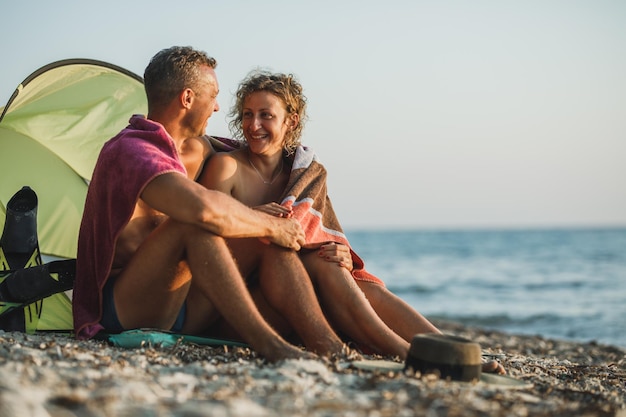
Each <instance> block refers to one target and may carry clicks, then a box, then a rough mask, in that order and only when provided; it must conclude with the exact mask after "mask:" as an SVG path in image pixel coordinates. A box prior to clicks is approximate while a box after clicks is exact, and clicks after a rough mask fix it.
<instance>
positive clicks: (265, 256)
mask: <svg viewBox="0 0 626 417" xmlns="http://www.w3.org/2000/svg"><path fill="white" fill-rule="evenodd" d="M228 245H229V247H230V248H231V251H232V253H233V255H234V257H235V260H236V261H237V264H238V265H239V268H240V270H241V271H242V274H243V275H244V276H247V275H248V274H249V273H250V272H252V271H253V269H256V271H257V273H258V281H259V282H258V286H259V290H260V293H261V296H262V299H263V300H264V301H265V302H266V303H267V305H268V306H269V307H271V309H272V310H274V311H275V312H278V313H279V315H280V316H281V317H283V318H284V319H285V320H286V321H287V322H288V324H289V326H290V327H291V328H292V329H293V330H294V331H295V332H296V333H297V334H298V336H299V337H300V339H301V340H302V342H303V343H304V345H305V346H306V347H307V349H308V350H311V351H313V352H316V353H318V354H320V355H332V354H338V353H341V352H342V351H343V349H344V344H343V342H342V341H341V339H340V338H339V336H337V334H336V333H335V332H334V330H333V329H332V327H331V326H330V324H329V323H328V321H327V320H326V317H325V316H324V313H323V311H322V308H321V306H320V304H319V301H318V300H317V296H316V294H315V290H314V289H313V284H312V283H311V279H310V278H309V275H308V274H307V272H306V270H305V269H304V265H302V262H301V260H300V258H299V257H298V255H297V253H296V252H294V251H292V250H289V249H285V248H281V247H280V246H276V245H266V244H263V243H261V242H260V241H259V240H258V239H230V240H229V241H228ZM283 330H284V329H283Z"/></svg>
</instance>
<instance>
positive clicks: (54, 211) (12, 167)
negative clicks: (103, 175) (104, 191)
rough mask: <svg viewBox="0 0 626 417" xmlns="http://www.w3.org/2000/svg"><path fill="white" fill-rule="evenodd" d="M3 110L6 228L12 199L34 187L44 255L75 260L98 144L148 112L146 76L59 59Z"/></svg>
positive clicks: (0, 136)
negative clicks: (16, 193) (25, 189)
mask: <svg viewBox="0 0 626 417" xmlns="http://www.w3.org/2000/svg"><path fill="white" fill-rule="evenodd" d="M0 111H1V112H2V113H1V114H0V229H1V228H2V227H3V225H4V212H5V207H6V203H7V202H8V200H9V199H10V198H11V196H12V195H13V194H14V193H15V192H16V191H17V190H19V189H20V188H21V187H22V186H24V185H28V186H30V187H31V188H32V189H33V190H34V191H35V192H36V193H37V194H38V196H39V212H38V225H39V240H40V247H41V252H42V253H43V254H47V255H52V256H56V257H65V258H73V257H76V249H77V241H78V228H79V225H80V219H81V217H82V212H83V205H84V201H85V196H86V193H87V184H88V182H89V179H90V178H91V173H92V170H93V167H94V165H95V162H96V159H97V157H98V153H99V152H100V148H101V147H102V145H103V144H104V142H105V141H107V140H108V139H110V138H111V137H113V136H115V134H117V133H118V132H119V131H120V130H121V129H123V128H124V127H125V126H126V125H127V124H128V120H129V118H130V116H131V115H133V114H145V113H146V112H147V101H146V97H145V92H144V89H143V80H142V78H141V77H139V76H138V75H136V74H133V73H132V72H129V71H127V70H125V69H123V68H120V67H117V66H115V65H112V64H109V63H106V62H102V61H95V60H88V59H71V60H64V61H58V62H55V63H52V64H49V65H46V66H45V67H42V68H40V69H39V70H37V71H35V72H34V73H33V74H31V75H30V76H29V77H27V78H26V79H25V80H24V81H23V82H22V83H21V84H20V85H19V86H18V87H17V89H16V90H15V93H14V94H13V95H12V96H11V98H10V99H9V102H8V103H7V105H6V106H5V107H4V108H0Z"/></svg>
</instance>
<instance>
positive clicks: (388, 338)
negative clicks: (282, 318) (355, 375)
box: [200, 71, 440, 360]
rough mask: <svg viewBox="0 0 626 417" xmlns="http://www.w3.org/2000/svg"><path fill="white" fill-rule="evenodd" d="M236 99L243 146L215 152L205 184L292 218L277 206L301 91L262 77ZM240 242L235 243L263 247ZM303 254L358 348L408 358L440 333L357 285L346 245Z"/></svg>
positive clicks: (278, 78)
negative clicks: (421, 339) (418, 340)
mask: <svg viewBox="0 0 626 417" xmlns="http://www.w3.org/2000/svg"><path fill="white" fill-rule="evenodd" d="M236 97H237V102H236V104H235V106H234V107H233V109H232V111H231V114H230V115H231V116H232V117H233V120H232V121H231V124H230V125H231V128H232V130H233V132H234V133H235V134H236V136H238V137H239V138H241V137H243V138H244V139H245V145H244V146H242V147H241V148H239V149H237V150H235V151H233V152H230V153H224V152H222V153H217V154H215V155H214V156H213V157H212V158H211V159H210V160H209V162H208V163H207V166H206V169H205V170H204V172H203V174H202V176H201V177H200V183H201V184H203V185H205V186H206V187H208V188H212V189H216V190H220V191H223V192H224V193H227V194H230V195H232V196H233V197H234V198H236V199H238V200H240V201H241V202H243V203H244V204H246V205H248V206H250V207H254V208H256V209H257V210H262V211H264V212H267V213H269V214H273V215H275V216H284V217H290V216H292V214H293V211H292V208H290V207H288V206H285V205H280V204H279V203H278V202H279V201H281V200H280V199H281V196H284V194H285V189H286V187H287V186H288V182H289V180H290V173H291V171H292V164H293V161H294V153H295V151H296V149H297V148H298V146H299V145H300V136H301V133H302V129H303V126H304V121H305V119H306V99H305V97H304V95H303V94H302V87H301V85H300V84H299V83H298V82H297V81H296V80H295V79H294V77H293V76H291V75H285V74H271V73H268V72H262V71H257V72H253V73H251V74H250V75H249V76H248V77H247V78H246V79H244V80H243V81H242V83H241V84H240V86H239V89H238V91H237V94H236ZM324 190H325V184H324ZM242 241H243V239H237V240H234V241H230V242H229V244H233V245H240V244H252V245H254V244H257V245H258V244H262V243H259V242H258V241H254V242H246V243H242ZM248 241H249V240H248ZM337 242H341V239H338V240H337ZM307 243H309V242H307ZM344 243H347V241H345V242H344ZM299 255H300V259H301V260H302V263H303V264H304V266H305V268H306V270H307V272H308V273H309V275H310V277H311V280H312V281H313V283H314V285H315V287H316V290H317V293H318V297H319V299H320V303H321V304H322V306H323V308H324V311H325V313H326V315H327V317H328V319H329V321H330V322H331V323H333V324H334V326H335V328H336V329H337V330H338V331H339V332H341V333H343V334H344V335H346V336H348V337H349V338H350V339H352V340H354V341H355V342H357V343H358V344H359V345H361V346H367V347H369V348H370V349H371V350H373V351H374V352H376V353H379V354H383V355H394V356H398V357H400V358H401V359H403V360H404V359H405V358H406V356H407V354H408V350H409V344H410V341H411V339H412V337H413V336H414V335H415V334H418V333H427V332H435V333H440V331H439V330H438V329H437V328H436V327H435V326H434V325H433V324H431V323H430V322H429V321H428V320H426V319H425V318H424V317H423V316H422V315H421V314H419V313H418V312H417V311H415V310H414V309H413V308H411V307H410V306H409V305H408V304H407V303H405V302H404V301H403V300H401V299H400V298H399V297H397V296H396V295H394V294H393V293H391V292H390V291H389V290H387V288H385V286H384V285H383V284H382V282H380V281H379V280H377V279H360V278H358V277H357V279H355V276H353V274H351V271H352V269H353V261H352V255H353V253H351V251H350V248H349V247H348V246H347V245H344V244H337V243H336V242H332V241H331V242H318V243H317V244H315V245H310V244H309V245H306V248H305V249H302V250H301V251H300V252H299ZM357 259H358V258H357ZM374 278H375V277H374Z"/></svg>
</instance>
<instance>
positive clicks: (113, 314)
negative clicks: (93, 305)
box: [100, 278, 187, 333]
mask: <svg viewBox="0 0 626 417" xmlns="http://www.w3.org/2000/svg"><path fill="white" fill-rule="evenodd" d="M114 285H115V278H109V279H108V280H107V282H106V284H105V285H104V289H103V290H102V319H101V320H100V324H101V325H102V326H103V327H104V330H105V331H106V332H108V333H121V332H123V331H124V330H128V329H124V328H123V327H122V324H121V323H120V321H119V319H118V317H117V311H116V310H115V300H113V286H114ZM186 316H187V304H186V303H184V304H183V306H182V307H181V309H180V312H179V313H178V317H177V318H176V322H175V323H174V325H173V326H172V328H171V329H170V331H172V332H174V333H179V332H181V331H182V330H183V324H185V317H186Z"/></svg>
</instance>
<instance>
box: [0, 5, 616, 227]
mask: <svg viewBox="0 0 626 417" xmlns="http://www.w3.org/2000/svg"><path fill="white" fill-rule="evenodd" d="M0 30H1V31H2V48H1V55H0V56H1V58H0V103H2V105H4V103H6V101H7V100H8V99H9V97H10V95H11V94H12V92H13V90H14V89H15V87H16V86H17V85H18V84H19V83H20V82H21V81H22V80H23V79H24V78H26V77H27V76H28V75H29V74H30V73H32V72H33V71H35V70H36V69H38V68H39V67H41V66H43V65H46V64H48V63H50V62H53V61H57V60H61V59H67V58H91V59H98V60H103V61H108V62H111V63H113V64H116V65H119V66H122V67H124V68H126V69H129V70H131V71H133V72H135V73H137V74H139V75H143V70H144V68H145V66H146V64H147V63H148V61H149V59H150V58H151V57H152V56H153V55H154V54H155V53H156V52H157V51H159V50H160V49H163V48H166V47H169V46H172V45H190V46H193V47H195V48H197V49H201V50H204V51H206V52H208V53H209V54H210V55H212V56H214V57H215V58H216V59H217V60H218V63H219V64H218V68H217V73H218V78H219V82H220V88H221V93H220V98H219V102H220V105H221V106H222V111H221V112H219V113H217V114H215V115H214V116H213V117H212V118H211V119H210V120H209V127H208V130H207V133H209V134H214V135H221V136H228V135H229V132H228V129H227V121H226V117H227V110H228V108H230V106H231V104H232V94H233V92H234V91H235V90H236V88H237V83H238V82H239V81H240V80H241V79H242V78H243V77H244V76H245V75H246V74H247V73H248V72H249V71H250V70H251V69H253V68H255V67H263V68H268V69H271V70H274V71H280V72H290V73H293V74H295V75H296V76H297V77H298V78H299V79H300V81H301V82H302V84H303V86H304V88H305V94H306V95H307V97H308V102H309V108H308V110H309V121H308V124H307V126H306V128H305V132H304V138H303V142H304V143H305V144H307V145H309V146H311V147H312V148H314V149H315V150H316V151H317V153H318V155H319V157H320V158H321V160H322V162H323V163H324V164H325V165H326V167H327V168H328V170H329V176H330V178H329V190H330V196H331V199H332V202H333V204H334V206H335V209H336V211H337V212H338V214H339V217H340V220H341V221H342V223H343V225H344V227H346V228H348V229H349V228H363V227H367V228H383V227H398V228H400V227H401V228H405V227H406V228H409V227H416V228H417V227H420V228H438V227H445V228H453V227H470V228H474V227H536V226H594V225H595V226H597V225H600V226H602V225H621V226H626V2H625V1H622V0H613V1H609V0H588V1H577V0H554V1H550V0H524V1H521V0H520V1H501V0H493V1H482V0H476V1H451V0H441V1H435V0H432V1H421V0H406V1H395V0H389V1H370V0H355V1H341V0H331V1H327V0H322V1H308V2H297V1H288V0H285V1H274V0H268V1H262V2H257V1H239V0H231V1H206V0H198V1H179V2H173V1H161V0H151V1H132V0H125V1H118V0H109V1H106V2H90V1H84V0H81V1H67V0H57V1H54V2H48V1H43V0H42V1H39V2H36V1H28V0H4V1H2V2H1V3H0ZM0 152H1V150H0Z"/></svg>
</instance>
